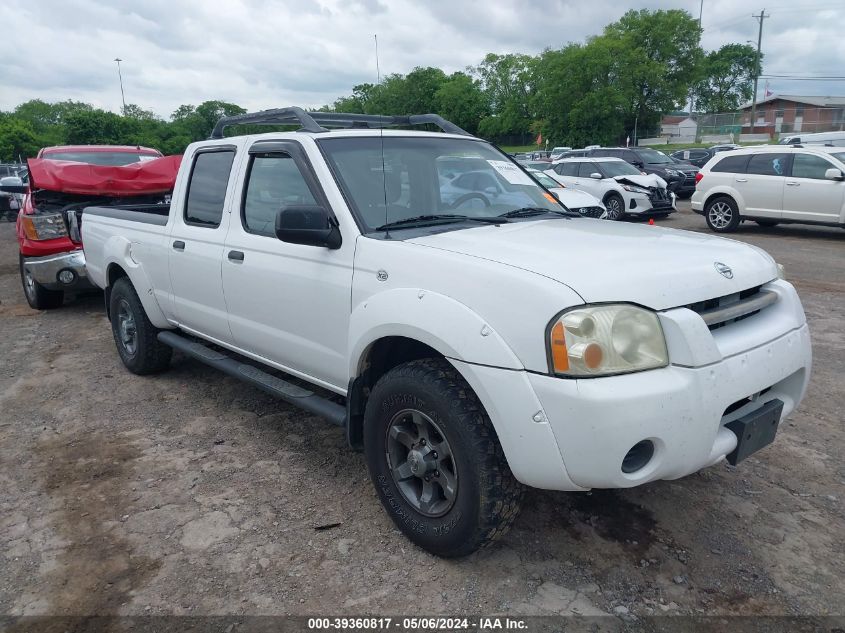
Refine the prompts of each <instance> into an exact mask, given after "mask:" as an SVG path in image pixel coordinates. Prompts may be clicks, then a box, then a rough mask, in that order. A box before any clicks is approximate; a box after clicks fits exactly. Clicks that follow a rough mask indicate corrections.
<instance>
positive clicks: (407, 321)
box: [348, 288, 524, 378]
mask: <svg viewBox="0 0 845 633" xmlns="http://www.w3.org/2000/svg"><path fill="white" fill-rule="evenodd" d="M388 336H403V337H406V338H410V339H414V340H417V341H419V342H421V343H425V344H426V345H428V346H429V347H431V348H433V349H435V350H437V351H438V352H440V353H441V354H443V356H445V357H447V358H453V359H456V360H461V361H464V362H467V363H474V364H478V365H489V366H491V367H502V368H507V369H524V367H523V365H522V363H521V362H520V361H519V359H518V358H517V356H516V354H514V352H513V350H511V348H510V347H509V346H508V344H507V343H506V342H505V341H504V339H502V337H501V336H500V335H499V334H498V332H496V331H495V330H494V329H493V328H492V326H491V325H489V324H488V323H487V322H486V321H485V320H484V319H483V318H482V317H481V316H480V315H479V314H477V313H475V312H473V311H472V310H471V309H470V308H469V307H467V306H466V305H464V304H463V303H460V302H459V301H456V300H455V299H452V298H451V297H448V296H446V295H443V294H440V293H437V292H431V291H429V290H424V289H420V288H396V289H393V290H386V291H384V292H381V293H378V294H376V295H373V296H370V297H368V298H367V299H365V300H364V301H362V302H361V303H359V304H358V306H357V307H356V308H355V309H354V310H353V311H352V314H351V315H350V319H349V356H348V358H349V376H350V377H351V378H355V377H357V376H359V375H360V374H361V371H362V366H361V365H362V359H363V358H365V357H366V354H367V350H368V349H369V348H370V346H371V345H372V344H373V343H374V342H375V341H377V340H379V339H381V338H384V337H388Z"/></svg>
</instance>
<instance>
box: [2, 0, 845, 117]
mask: <svg viewBox="0 0 845 633" xmlns="http://www.w3.org/2000/svg"><path fill="white" fill-rule="evenodd" d="M760 1H761V3H763V2H764V0H760ZM699 7H700V0H639V1H627V0H589V2H586V1H585V0H544V1H543V2H536V1H532V0H483V1H481V0H279V1H274V0H3V2H2V6H0V25H2V26H3V29H2V33H3V35H2V37H0V56H2V59H3V62H2V63H0V110H10V109H13V108H14V107H15V106H16V105H17V104H19V103H21V102H24V101H27V100H29V99H43V100H45V101H60V100H65V99H72V100H78V101H85V102H88V103H92V104H94V105H95V106H96V107H101V108H104V109H107V110H112V111H115V112H119V110H120V106H121V95H120V84H119V80H118V71H117V64H116V62H115V61H114V59H115V58H116V57H119V58H121V59H122V60H123V61H122V62H121V70H122V73H123V85H124V89H125V94H126V102H127V103H135V104H138V105H140V106H141V107H143V108H145V109H149V110H153V111H154V112H156V113H157V114H158V115H160V116H162V117H163V118H169V116H170V114H171V113H172V112H173V110H175V109H176V108H177V107H178V106H179V105H181V104H195V105H196V104H199V103H201V102H203V101H206V100H209V99H221V100H224V101H230V102H233V103H237V104H239V105H241V106H243V107H245V108H247V109H248V110H261V109H265V108H271V107H283V106H288V105H300V106H305V107H308V106H315V107H316V106H320V105H322V104H326V103H331V102H332V101H334V100H335V99H336V98H337V97H339V96H342V95H347V94H349V93H350V92H351V89H352V86H354V85H355V84H359V83H365V82H370V83H375V80H376V63H375V54H374V40H373V35H374V34H378V44H379V59H380V67H381V73H382V76H384V75H386V74H390V73H407V72H409V71H410V70H412V69H413V68H414V67H416V66H437V67H440V68H442V69H443V70H445V71H446V72H453V71H456V70H464V69H465V68H466V67H467V66H471V65H475V64H477V63H478V62H480V61H481V60H482V58H483V57H484V55H485V54H486V53H489V52H493V53H499V54H503V53H527V54H536V53H539V52H540V51H542V50H543V49H545V48H560V47H562V46H564V45H566V44H567V43H568V42H583V41H584V40H585V39H586V38H588V37H590V36H592V35H597V34H599V33H601V30H602V28H603V27H604V26H605V25H606V24H608V23H610V22H613V21H615V20H617V19H619V17H621V16H622V14H623V13H624V12H625V11H626V10H628V9H641V8H647V9H669V8H677V9H685V10H687V11H689V12H690V13H691V14H692V15H693V16H694V17H698V14H699ZM703 7H704V9H703V15H702V26H703V28H704V34H703V36H702V46H703V47H704V48H705V50H712V49H716V48H718V47H720V46H721V45H723V44H726V43H732V42H738V43H745V42H746V41H748V40H751V41H752V43H753V44H755V45H756V40H757V28H758V23H757V20H755V19H754V18H753V17H752V13H757V14H759V13H760V9H761V8H763V7H762V6H761V7H755V6H752V4H750V3H748V2H745V1H744V0H703ZM765 8H766V13H767V14H770V15H771V17H770V18H768V19H766V20H765V21H764V28H763V46H762V51H763V54H764V64H763V72H764V74H771V75H800V76H805V77H818V76H839V77H842V76H845V67H843V66H842V60H843V59H845V38H843V37H841V25H842V22H843V18H845V0H792V1H791V2H787V0H772V4H771V5H769V6H765ZM768 81H769V88H770V89H771V90H772V91H773V92H775V93H780V94H793V95H845V80H842V79H840V80H837V81H819V80H810V81H796V80H787V79H783V78H771V79H768ZM765 82H766V79H761V81H760V94H761V95H762V93H763V89H764V85H765Z"/></svg>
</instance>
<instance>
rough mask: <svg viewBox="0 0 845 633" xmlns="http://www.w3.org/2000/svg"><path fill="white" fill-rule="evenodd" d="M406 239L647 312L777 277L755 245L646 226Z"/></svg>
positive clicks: (516, 228) (539, 226) (539, 225)
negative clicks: (727, 273) (722, 270)
mask: <svg viewBox="0 0 845 633" xmlns="http://www.w3.org/2000/svg"><path fill="white" fill-rule="evenodd" d="M409 241H410V242H411V243H414V244H419V245H422V246H426V247H430V248H437V249H442V250H445V251H450V252H454V253H462V254H464V255H468V256H470V257H478V258H481V259H486V260H489V261H493V262H498V263H500V264H504V265H507V266H513V267H515V268H520V269H523V270H527V271H530V272H532V273H536V274H538V275H543V276H545V277H549V278H551V279H554V280H556V281H558V282H560V283H562V284H565V285H566V286H569V287H570V288H571V289H572V290H574V291H575V292H577V293H578V294H579V295H580V296H581V297H582V298H583V299H584V301H585V302H586V303H600V302H632V303H638V304H640V305H643V306H647V307H649V308H652V309H654V310H664V309H667V308H674V307H678V306H683V305H688V304H691V303H695V302H697V301H703V300H706V299H712V298H715V297H720V296H723V295H729V294H732V293H735V292H739V291H740V290H746V289H748V288H752V287H754V286H759V285H761V284H764V283H766V282H769V281H771V280H773V279H775V278H776V277H777V265H776V264H775V262H774V260H773V259H772V258H771V257H770V256H769V255H768V254H767V253H766V252H765V251H763V250H762V249H759V248H757V247H755V246H749V245H747V244H743V243H742V242H736V241H733V240H728V239H725V238H721V237H715V236H710V235H703V234H699V233H693V232H690V231H680V230H677V229H664V228H661V227H657V226H649V225H646V224H643V225H636V224H627V223H622V222H607V221H604V220H591V219H577V218H576V219H553V220H538V221H531V222H513V223H510V224H502V225H500V226H498V227H497V226H480V227H477V228H470V229H463V230H457V231H449V232H445V233H439V234H435V235H427V236H424V237H418V238H413V239H411V240H409ZM721 264H724V265H726V266H729V267H730V269H731V271H732V273H731V274H732V277H731V278H730V279H729V278H727V277H726V276H724V275H723V274H722V273H720V272H719V270H718V269H717V265H721ZM719 267H721V266H719ZM479 283H486V281H481V280H479ZM491 287H492V286H491Z"/></svg>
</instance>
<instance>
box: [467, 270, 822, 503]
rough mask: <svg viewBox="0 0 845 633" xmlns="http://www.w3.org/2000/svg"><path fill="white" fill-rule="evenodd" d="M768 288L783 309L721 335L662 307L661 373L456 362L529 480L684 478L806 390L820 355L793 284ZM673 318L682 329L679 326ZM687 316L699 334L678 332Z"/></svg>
mask: <svg viewBox="0 0 845 633" xmlns="http://www.w3.org/2000/svg"><path fill="white" fill-rule="evenodd" d="M769 287H770V288H772V289H773V290H774V291H776V292H778V294H779V295H780V296H781V298H780V301H779V303H778V304H776V305H775V306H773V307H770V308H767V309H766V310H765V311H763V312H761V313H760V314H758V315H756V316H755V317H752V318H748V319H745V320H743V321H740V322H737V323H736V324H733V325H732V326H731V327H725V328H721V329H720V330H716V331H714V332H711V331H709V330H708V329H707V327H706V325H704V322H703V321H702V320H701V318H700V317H699V316H698V315H696V314H695V313H693V312H692V311H690V310H687V309H685V308H679V309H676V310H674V311H669V312H667V313H661V320H663V315H664V314H665V315H667V321H666V324H665V325H664V330H665V331H666V333H667V344H668V345H669V353H670V359H671V362H672V363H673V364H671V365H669V366H668V367H665V368H662V369H657V370H651V371H644V372H639V373H633V374H627V375H620V376H608V377H603V378H587V379H577V380H576V379H563V378H556V377H552V376H548V375H544V374H538V373H532V372H526V371H512V370H503V369H496V368H491V367H483V366H479V365H472V364H469V363H460V362H457V361H452V362H453V363H454V364H455V366H456V367H457V368H458V369H459V371H461V373H462V374H463V375H464V376H465V377H466V379H467V381H468V382H469V383H470V385H471V386H472V387H473V389H474V390H475V392H476V394H478V396H479V398H480V399H481V401H482V403H483V404H484V406H485V409H486V410H487V413H488V414H489V415H490V418H491V420H492V422H493V425H494V427H495V429H496V432H497V435H498V436H499V440H500V443H501V444H502V448H503V450H504V452H505V455H506V457H507V459H508V463H509V465H510V466H511V470H512V471H513V473H514V475H515V476H516V478H517V479H518V480H520V481H521V482H522V483H524V484H526V485H530V486H535V487H539V488H547V489H554V490H584V489H589V488H629V487H633V486H637V485H640V484H644V483H647V482H650V481H656V480H661V479H677V478H679V477H683V476H686V475H689V474H691V473H694V472H696V471H698V470H700V469H702V468H705V467H707V466H710V465H712V464H714V463H716V462H718V461H720V460H722V459H723V458H724V457H725V456H726V455H728V454H730V453H731V452H732V451H733V450H734V448H736V446H737V437H736V435H734V433H733V432H732V431H731V430H729V429H728V428H727V425H728V424H730V423H731V422H733V421H734V420H737V419H739V418H741V417H743V416H745V415H747V414H749V413H751V412H752V411H755V410H757V409H758V408H760V407H762V406H763V405H764V404H765V403H767V402H770V401H772V400H775V399H778V400H781V401H782V402H783V403H784V406H783V410H782V414H781V421H782V420H783V419H784V418H785V417H787V416H788V415H790V414H791V413H792V412H793V411H794V410H795V408H796V407H797V406H798V404H799V403H800V401H801V399H802V398H803V396H804V393H805V390H806V387H807V382H808V380H809V376H810V368H811V364H812V351H811V346H810V334H809V330H808V328H807V324H806V321H805V319H804V314H803V310H802V309H801V305H800V301H799V299H798V296H797V294H795V291H794V289H793V288H792V287H791V286H790V285H789V284H786V283H785V282H779V281H778V282H772V284H770V285H769ZM671 313H677V314H671ZM673 319H674V322H675V323H676V324H680V325H681V326H682V327H681V330H677V329H676V330H673V329H672V326H671V323H670V321H672V320H673ZM685 319H686V320H687V324H688V325H691V326H693V327H692V328H691V329H692V330H693V333H692V335H690V334H689V332H688V331H687V336H686V338H684V337H683V336H680V337H676V336H675V334H677V333H679V332H681V331H683V330H684V329H685V328H684V327H683V321H684V320H685ZM696 330H697V332H698V334H696V333H695V332H696ZM643 440H650V441H651V443H652V444H653V446H654V453H653V456H652V457H651V459H650V460H649V461H648V462H647V463H645V464H644V465H642V466H641V467H640V468H639V469H638V470H635V471H634V472H629V473H625V472H623V471H622V463H623V460H624V459H625V456H626V454H627V453H628V451H629V450H631V448H632V447H634V446H635V445H636V444H638V443H639V442H641V441H643ZM776 441H777V440H776Z"/></svg>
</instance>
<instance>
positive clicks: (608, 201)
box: [604, 193, 625, 220]
mask: <svg viewBox="0 0 845 633" xmlns="http://www.w3.org/2000/svg"><path fill="white" fill-rule="evenodd" d="M604 206H605V208H606V209H607V219H608V220H621V219H622V217H623V216H624V215H625V201H624V200H623V199H622V196H620V195H619V194H618V193H611V194H608V196H607V197H606V198H605V199H604Z"/></svg>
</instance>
